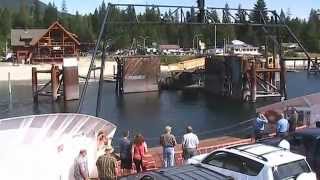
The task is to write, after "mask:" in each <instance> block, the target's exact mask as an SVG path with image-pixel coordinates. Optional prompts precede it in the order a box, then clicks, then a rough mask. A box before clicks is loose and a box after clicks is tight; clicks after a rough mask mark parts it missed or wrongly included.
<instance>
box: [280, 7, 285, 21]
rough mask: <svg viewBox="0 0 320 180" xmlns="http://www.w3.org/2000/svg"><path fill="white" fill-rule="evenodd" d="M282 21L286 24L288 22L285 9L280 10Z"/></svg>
mask: <svg viewBox="0 0 320 180" xmlns="http://www.w3.org/2000/svg"><path fill="white" fill-rule="evenodd" d="M279 16H280V23H282V24H284V23H285V22H286V14H285V13H284V11H283V9H281V11H280V15H279Z"/></svg>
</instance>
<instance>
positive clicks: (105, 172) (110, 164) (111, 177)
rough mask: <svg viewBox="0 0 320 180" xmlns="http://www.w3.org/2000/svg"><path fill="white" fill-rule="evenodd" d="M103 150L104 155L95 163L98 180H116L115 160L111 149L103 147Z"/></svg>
mask: <svg viewBox="0 0 320 180" xmlns="http://www.w3.org/2000/svg"><path fill="white" fill-rule="evenodd" d="M104 150H105V154H104V155H102V156H100V157H99V158H98V160H97V162H96V166H97V169H98V176H99V180H115V179H117V175H116V167H117V160H116V159H115V158H114V157H113V155H112V154H111V153H112V152H113V148H112V146H111V145H105V146H104Z"/></svg>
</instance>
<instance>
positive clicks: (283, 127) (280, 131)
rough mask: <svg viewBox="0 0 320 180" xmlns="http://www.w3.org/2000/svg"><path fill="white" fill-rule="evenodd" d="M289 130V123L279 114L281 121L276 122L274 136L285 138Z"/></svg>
mask: <svg viewBox="0 0 320 180" xmlns="http://www.w3.org/2000/svg"><path fill="white" fill-rule="evenodd" d="M288 130H289V122H288V120H287V119H285V118H284V114H281V119H280V120H279V121H278V122H277V129H276V134H277V136H279V137H285V136H286V135H287V133H288Z"/></svg>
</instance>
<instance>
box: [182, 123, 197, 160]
mask: <svg viewBox="0 0 320 180" xmlns="http://www.w3.org/2000/svg"><path fill="white" fill-rule="evenodd" d="M186 130H187V133H186V134H185V135H183V137H182V143H181V145H182V150H183V158H184V160H188V159H190V158H192V157H193V156H195V155H196V154H197V148H198V145H199V139H198V136H197V135H195V134H194V133H193V132H192V131H193V130H192V127H191V126H188V127H187V129H186Z"/></svg>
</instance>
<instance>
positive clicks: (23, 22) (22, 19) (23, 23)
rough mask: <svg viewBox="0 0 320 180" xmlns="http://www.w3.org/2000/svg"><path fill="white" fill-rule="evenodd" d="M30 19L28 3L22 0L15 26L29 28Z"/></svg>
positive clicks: (16, 15)
mask: <svg viewBox="0 0 320 180" xmlns="http://www.w3.org/2000/svg"><path fill="white" fill-rule="evenodd" d="M28 20H29V11H28V9H27V4H26V2H25V0H20V9H19V12H18V13H17V14H15V19H14V26H15V27H16V28H27V27H28V25H29V24H28V22H29V21H28Z"/></svg>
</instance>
